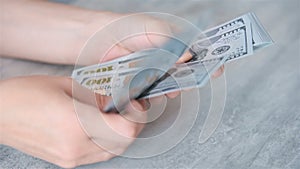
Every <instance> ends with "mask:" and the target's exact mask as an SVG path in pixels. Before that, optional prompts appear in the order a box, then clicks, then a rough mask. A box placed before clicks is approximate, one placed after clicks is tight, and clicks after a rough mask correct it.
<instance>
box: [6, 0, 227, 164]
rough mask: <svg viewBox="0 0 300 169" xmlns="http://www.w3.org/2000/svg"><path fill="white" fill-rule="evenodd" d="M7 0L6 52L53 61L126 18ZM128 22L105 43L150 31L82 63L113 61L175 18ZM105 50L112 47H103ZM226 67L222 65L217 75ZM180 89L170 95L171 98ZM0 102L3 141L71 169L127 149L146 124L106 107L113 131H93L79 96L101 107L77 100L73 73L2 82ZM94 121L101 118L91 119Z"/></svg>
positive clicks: (152, 39)
mask: <svg viewBox="0 0 300 169" xmlns="http://www.w3.org/2000/svg"><path fill="white" fill-rule="evenodd" d="M0 2H1V7H0V8H1V11H2V13H1V16H0V17H1V18H0V21H1V32H0V36H1V38H0V54H1V56H5V57H12V58H21V59H29V60H33V61H42V62H47V63H56V64H75V63H76V60H77V57H78V54H79V51H80V49H81V47H82V46H83V45H84V43H85V42H86V41H87V40H88V38H89V37H90V36H91V35H92V34H93V33H95V32H96V31H97V30H99V28H101V27H103V26H105V25H106V24H108V23H110V22H111V21H113V20H116V19H118V18H120V17H123V16H124V14H122V15H121V14H115V13H110V12H101V11H92V10H87V9H81V8H77V7H72V6H67V5H63V4H57V3H51V2H47V1H40V0H31V1H30V0H1V1H0ZM128 26H129V27H130V29H126V30H123V29H118V30H113V31H111V32H110V33H109V34H108V35H107V37H106V38H103V39H102V41H103V42H102V43H104V42H107V41H109V42H111V44H114V43H116V42H115V41H113V40H109V38H111V39H114V38H115V37H116V36H118V35H117V33H116V32H119V33H120V31H130V30H134V31H144V32H145V33H144V34H142V35H140V36H136V37H134V38H130V39H128V40H126V41H123V42H119V43H117V44H116V45H115V46H114V47H113V48H112V49H111V50H110V52H109V53H108V54H107V55H106V58H96V57H91V58H87V59H85V60H84V61H82V62H81V63H78V64H82V65H88V64H93V63H98V62H99V60H101V59H102V61H105V60H111V59H114V58H117V57H121V56H124V55H126V54H129V53H131V52H134V51H137V50H140V49H144V48H147V47H151V46H153V45H157V44H160V43H163V42H164V41H165V40H166V39H165V37H160V36H157V35H153V34H148V33H147V31H150V32H151V31H160V32H162V33H170V32H169V31H170V28H169V25H168V24H166V23H164V22H161V21H159V20H157V19H154V18H151V17H148V16H141V17H137V18H135V24H134V25H133V24H128ZM145 27H146V29H145ZM139 29H140V30H139ZM146 30H147V31H146ZM121 33H122V32H121ZM125 33H130V32H125ZM99 42H101V41H99ZM111 44H110V45H111ZM50 51H51V52H50ZM100 51H102V52H106V51H105V50H104V49H103V50H102V49H100ZM190 57H191V55H190V54H185V55H184V56H183V57H182V58H181V59H180V60H179V61H178V63H181V62H185V61H187V60H189V59H190ZM222 72H223V68H222V69H220V70H219V71H217V72H216V74H215V75H214V76H215V77H217V76H219V75H221V74H222ZM177 95H178V93H171V94H169V95H168V96H169V97H176V96H177ZM0 100H1V108H0V114H1V122H0V132H1V140H0V141H1V142H0V143H1V144H5V145H8V146H12V147H14V148H16V149H19V150H20V151H23V152H25V153H27V154H30V155H32V156H35V157H38V158H41V159H44V160H46V161H49V162H51V163H54V164H56V165H59V166H62V167H66V168H71V167H75V166H79V165H83V164H90V163H95V162H100V161H106V160H108V159H110V158H112V157H114V156H117V155H120V154H121V153H122V152H124V151H125V150H126V148H127V147H128V146H129V145H130V143H132V142H133V141H134V139H135V138H136V137H137V135H138V134H139V133H140V131H141V130H142V128H143V126H144V125H143V124H142V123H135V122H132V121H128V120H126V119H125V118H123V117H122V116H120V115H118V114H113V113H111V114H105V113H102V116H101V117H102V118H101V119H100V120H102V121H101V122H99V121H98V122H97V124H98V125H97V128H99V130H101V129H105V131H106V132H103V133H98V134H99V135H97V136H93V135H92V136H91V135H87V134H86V133H85V131H84V130H83V129H82V128H81V125H80V123H79V121H78V118H77V114H76V110H75V108H74V100H75V101H76V102H78V104H79V105H80V106H81V107H82V108H84V109H85V110H90V111H91V112H93V111H99V110H98V109H97V107H95V106H94V105H91V104H88V103H86V102H84V101H82V100H78V98H74V96H73V93H72V80H71V79H70V78H69V77H51V76H30V77H16V78H11V79H7V80H2V81H0ZM131 105H133V106H134V107H132V106H128V107H127V109H126V110H127V112H128V114H129V115H130V114H135V115H136V114H138V115H139V117H138V118H146V113H145V112H144V107H143V106H142V104H141V103H140V102H137V101H132V104H131ZM90 123H96V122H95V121H93V120H91V121H90ZM91 137H98V138H100V139H102V140H103V141H104V142H108V143H109V144H107V145H106V146H107V147H108V148H109V149H110V150H111V151H110V150H108V149H106V148H101V147H99V146H97V145H96V144H95V143H94V142H93V141H92V140H91ZM120 138H122V139H120ZM121 140H122V141H121Z"/></svg>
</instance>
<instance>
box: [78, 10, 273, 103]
mask: <svg viewBox="0 0 300 169" xmlns="http://www.w3.org/2000/svg"><path fill="white" fill-rule="evenodd" d="M194 36H195V37H196V38H194V39H196V40H195V41H194V42H192V43H191V45H189V46H190V47H189V48H188V49H187V51H188V52H190V53H191V54H192V55H193V58H192V59H191V60H190V61H189V62H187V63H183V64H178V65H174V66H173V67H172V66H171V67H169V71H168V72H167V73H164V72H162V73H161V74H164V75H163V76H156V78H155V80H153V79H151V77H149V78H150V79H151V80H152V81H151V82H150V81H149V83H147V84H145V86H146V87H145V88H144V89H143V91H141V92H140V93H139V94H138V95H135V96H134V97H135V98H150V97H154V96H159V95H162V94H166V93H169V92H174V91H178V90H182V89H188V88H195V87H202V86H204V85H205V84H206V83H207V81H208V80H209V78H210V75H212V74H213V73H214V72H215V71H216V70H217V69H218V68H219V67H220V66H222V65H223V64H224V63H225V62H229V61H234V60H237V59H238V58H242V57H246V56H250V55H252V54H253V52H254V51H256V50H257V49H259V48H262V47H264V46H267V45H269V44H272V43H273V42H272V40H271V38H270V36H269V35H268V33H267V32H266V31H265V29H264V28H263V27H262V25H261V24H260V22H259V21H258V19H257V17H256V16H255V15H254V14H253V13H247V14H245V15H243V16H240V17H238V18H236V19H233V20H231V21H229V22H226V23H224V24H221V25H219V26H216V27H214V28H211V29H209V30H207V31H204V32H203V33H202V34H201V35H198V36H197V35H194ZM153 55H155V51H151V49H150V50H145V51H140V52H136V53H133V54H130V55H127V56H125V57H122V58H119V59H116V60H113V61H109V62H106V63H101V64H96V65H91V66H87V67H82V68H79V69H76V70H74V71H73V74H72V77H73V78H74V79H75V80H76V81H77V82H78V83H80V84H81V85H82V86H84V87H86V88H88V89H91V90H93V91H94V92H95V93H98V94H100V95H104V96H112V95H113V91H114V90H118V89H123V88H125V87H128V86H129V84H128V83H130V80H132V78H133V76H134V75H137V74H138V73H139V72H141V71H143V70H144V68H145V63H146V62H145V61H147V59H149V58H150V57H151V58H153V57H152V56H153ZM158 58H159V57H158ZM160 58H161V57H160ZM155 62H156V64H158V65H159V64H163V63H162V60H161V59H159V60H156V61H155V60H153V63H155ZM129 77H130V78H129ZM157 77H159V78H157Z"/></svg>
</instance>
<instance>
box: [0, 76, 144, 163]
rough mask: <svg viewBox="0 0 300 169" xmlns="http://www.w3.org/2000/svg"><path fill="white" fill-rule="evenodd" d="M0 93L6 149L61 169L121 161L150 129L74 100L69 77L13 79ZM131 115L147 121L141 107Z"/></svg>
mask: <svg viewBox="0 0 300 169" xmlns="http://www.w3.org/2000/svg"><path fill="white" fill-rule="evenodd" d="M0 90H1V92H0V93H1V95H0V99H1V111H0V113H1V123H0V130H1V144H5V145H9V146H12V147H14V148H16V149H18V150H20V151H23V152H25V153H27V154H30V155H33V156H35V157H38V158H41V159H44V160H46V161H49V162H51V163H54V164H56V165H59V166H61V167H66V168H71V167H75V166H78V165H83V164H90V163H95V162H99V161H105V160H108V159H110V158H112V157H114V156H117V155H120V154H121V153H123V152H124V151H125V150H126V148H127V147H128V146H129V145H130V144H131V143H132V142H133V141H134V139H135V137H136V136H137V135H138V134H139V133H140V131H141V130H142V128H143V126H144V124H143V123H137V122H132V121H129V120H127V118H124V117H122V116H121V115H119V114H115V113H109V114H107V113H101V112H100V111H99V110H98V109H97V107H95V106H93V105H91V104H89V103H88V101H84V100H79V99H76V98H74V96H73V95H72V80H71V79H70V78H67V77H49V76H32V77H19V78H13V79H9V80H4V81H1V82H0ZM74 105H76V106H75V107H74ZM132 105H133V106H132ZM126 115H127V116H130V115H132V116H136V117H138V118H139V120H141V119H142V120H143V119H145V118H146V113H145V112H143V108H142V106H141V105H140V104H139V103H138V102H136V101H133V102H132V104H131V106H128V107H127V114H126ZM78 117H79V118H78ZM79 119H80V120H79ZM143 121H144V120H143ZM83 124H85V125H83ZM82 126H85V127H87V128H83V127H82ZM89 127H92V128H89ZM85 131H88V132H85ZM94 141H96V142H97V143H98V144H100V145H97V144H95V142H94Z"/></svg>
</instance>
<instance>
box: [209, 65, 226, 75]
mask: <svg viewBox="0 0 300 169" xmlns="http://www.w3.org/2000/svg"><path fill="white" fill-rule="evenodd" d="M224 69H225V67H224V65H223V66H221V67H220V68H219V69H218V70H217V71H216V72H215V73H214V74H213V75H212V77H213V78H217V77H219V76H221V75H222V74H223V73H224Z"/></svg>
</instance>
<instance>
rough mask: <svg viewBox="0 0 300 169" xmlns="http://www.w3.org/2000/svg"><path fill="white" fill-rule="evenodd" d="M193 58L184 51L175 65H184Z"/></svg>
mask: <svg viewBox="0 0 300 169" xmlns="http://www.w3.org/2000/svg"><path fill="white" fill-rule="evenodd" d="M192 58H193V55H192V54H191V53H190V52H189V51H186V52H185V53H184V54H183V55H182V56H181V57H180V58H179V59H178V61H177V62H176V63H184V62H187V61H189V60H191V59H192Z"/></svg>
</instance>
